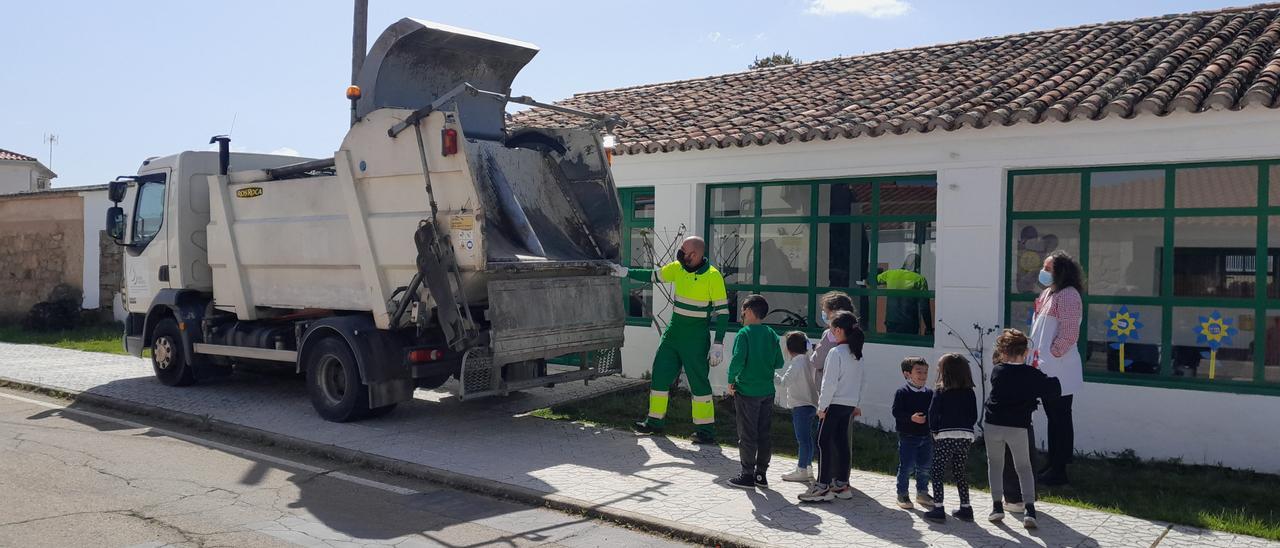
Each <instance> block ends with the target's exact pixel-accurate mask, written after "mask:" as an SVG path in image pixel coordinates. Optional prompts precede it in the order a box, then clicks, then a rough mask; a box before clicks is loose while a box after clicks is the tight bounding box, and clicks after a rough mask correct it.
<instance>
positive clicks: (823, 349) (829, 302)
mask: <svg viewBox="0 0 1280 548" xmlns="http://www.w3.org/2000/svg"><path fill="white" fill-rule="evenodd" d="M818 305H819V306H821V307H822V324H823V325H826V326H828V328H827V330H826V331H823V332H822V338H821V339H819V340H818V344H816V345H814V347H813V352H810V353H809V366H810V367H812V368H813V369H814V371H815V373H816V376H817V377H819V378H820V377H821V376H822V370H823V365H824V364H825V363H826V361H827V353H829V352H831V349H832V348H835V347H837V346H839V345H840V343H837V342H836V339H835V336H833V335H832V334H831V329H830V326H831V319H832V318H834V317H835V316H836V313H838V312H848V313H850V314H852V313H853V299H850V298H849V295H847V294H846V293H844V292H843V291H832V292H830V293H827V294H825V295H823V296H821V297H819V298H818ZM855 317H856V315H855Z"/></svg>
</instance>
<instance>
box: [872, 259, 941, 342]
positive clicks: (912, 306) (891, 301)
mask: <svg viewBox="0 0 1280 548" xmlns="http://www.w3.org/2000/svg"><path fill="white" fill-rule="evenodd" d="M876 283H877V284H879V285H880V287H882V288H884V289H905V290H911V291H928V290H929V281H928V280H926V279H925V277H924V276H921V275H920V255H917V254H915V253H912V254H910V255H907V260H905V261H903V263H902V268H895V269H893V270H886V271H884V272H881V273H880V275H878V276H876ZM921 320H924V322H923V323H924V334H926V335H928V334H930V333H933V311H932V310H930V308H929V299H928V298H927V297H916V296H910V297H906V296H904V297H889V298H887V299H885V318H884V329H885V332H888V333H905V334H911V335H919V334H920V333H921V332H920V327H921Z"/></svg>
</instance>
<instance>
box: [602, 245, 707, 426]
mask: <svg viewBox="0 0 1280 548" xmlns="http://www.w3.org/2000/svg"><path fill="white" fill-rule="evenodd" d="M706 255H707V243H706V242H705V241H703V239H702V238H699V237H697V236H690V237H688V238H685V240H684V242H682V243H681V245H680V250H679V252H677V253H676V261H675V262H672V263H670V264H668V265H666V266H663V267H662V268H660V269H657V270H652V269H647V268H631V269H628V268H626V267H623V266H621V265H614V270H613V274H614V275H615V276H617V277H619V278H621V277H629V278H631V279H632V280H636V281H640V282H652V283H669V284H672V285H673V286H675V303H673V306H674V309H673V310H672V313H671V322H670V323H669V324H668V325H667V330H666V331H665V332H663V334H662V342H661V343H660V344H659V345H658V353H657V355H655V356H654V357H653V373H652V379H653V382H652V383H651V384H650V391H649V415H648V416H647V417H645V419H644V420H642V421H640V422H637V423H636V425H635V431H636V433H638V434H657V433H660V432H662V430H663V427H664V422H663V419H664V418H665V417H666V415H667V403H668V402H669V401H670V391H671V386H672V385H673V384H674V383H675V381H676V379H677V378H678V377H679V376H680V370H681V369H684V372H685V377H686V378H688V379H689V392H690V393H691V394H693V409H692V414H693V423H694V424H695V425H696V431H695V432H694V436H693V441H694V442H695V443H715V422H716V414H715V413H716V411H715V404H714V403H713V402H712V400H711V379H710V377H709V374H710V368H711V367H715V366H717V365H720V362H722V361H724V344H723V343H724V330H725V326H726V324H727V323H728V318H729V298H728V296H727V294H726V292H725V288H724V277H723V276H721V275H720V271H719V270H716V267H714V266H711V263H710V262H708V261H707V257H706ZM713 322H714V325H715V339H714V342H713V341H712V337H711V330H712V324H713Z"/></svg>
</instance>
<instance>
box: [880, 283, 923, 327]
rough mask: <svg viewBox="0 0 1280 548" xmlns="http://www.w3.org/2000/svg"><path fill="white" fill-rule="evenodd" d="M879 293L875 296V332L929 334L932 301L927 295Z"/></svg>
mask: <svg viewBox="0 0 1280 548" xmlns="http://www.w3.org/2000/svg"><path fill="white" fill-rule="evenodd" d="M893 293H895V292H890V293H889V294H881V295H877V296H876V333H881V334H892V335H930V334H932V333H933V312H934V301H933V299H931V298H928V297H917V296H907V295H894V294H893Z"/></svg>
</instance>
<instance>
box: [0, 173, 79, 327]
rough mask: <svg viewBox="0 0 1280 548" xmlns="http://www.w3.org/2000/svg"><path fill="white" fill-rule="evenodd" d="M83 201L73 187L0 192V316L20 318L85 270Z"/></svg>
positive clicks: (75, 281)
mask: <svg viewBox="0 0 1280 548" xmlns="http://www.w3.org/2000/svg"><path fill="white" fill-rule="evenodd" d="M83 216H84V206H83V199H82V198H81V197H80V196H78V195H77V194H75V193H64V192H48V193H41V194H35V195H17V196H3V197H0V321H5V320H10V321H12V320H15V319H20V318H22V317H23V316H25V315H26V313H27V311H28V310H30V309H31V306H32V305H34V304H36V303H38V302H40V301H43V300H44V299H45V298H46V297H48V295H49V291H50V290H52V289H53V288H54V286H56V285H58V284H60V283H66V284H69V285H71V286H74V287H77V288H79V287H80V286H81V284H82V280H83V272H84V220H83Z"/></svg>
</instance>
